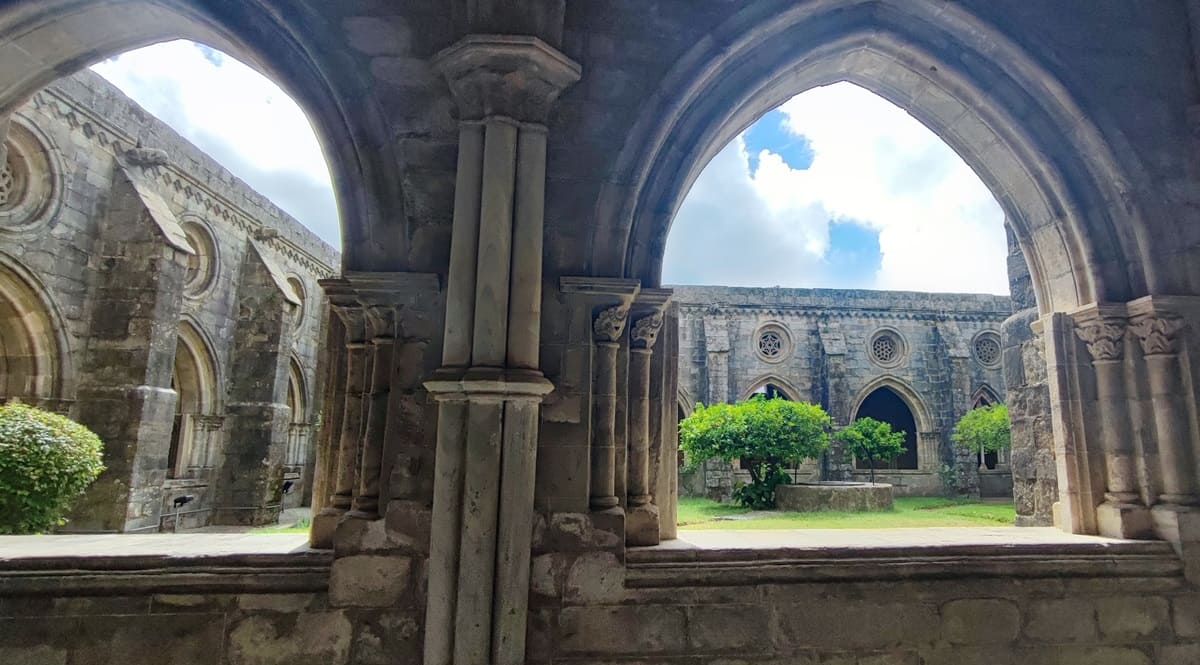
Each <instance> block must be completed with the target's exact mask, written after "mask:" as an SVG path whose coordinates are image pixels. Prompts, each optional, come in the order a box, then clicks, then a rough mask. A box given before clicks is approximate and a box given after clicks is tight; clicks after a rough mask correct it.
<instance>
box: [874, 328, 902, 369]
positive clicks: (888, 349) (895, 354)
mask: <svg viewBox="0 0 1200 665" xmlns="http://www.w3.org/2000/svg"><path fill="white" fill-rule="evenodd" d="M867 352H868V354H870V356H871V360H872V361H874V362H875V363H876V364H877V365H882V366H884V367H894V366H896V365H898V364H899V363H900V361H901V360H903V359H904V342H903V340H901V338H900V335H899V334H898V333H896V332H895V331H893V330H881V331H879V332H877V333H875V335H874V336H872V337H871V342H870V344H869V345H868V348H867Z"/></svg>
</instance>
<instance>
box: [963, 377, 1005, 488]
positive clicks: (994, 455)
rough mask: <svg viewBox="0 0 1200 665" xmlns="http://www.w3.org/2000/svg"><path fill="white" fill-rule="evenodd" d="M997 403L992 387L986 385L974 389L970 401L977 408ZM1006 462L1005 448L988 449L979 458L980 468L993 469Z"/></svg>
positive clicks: (973, 407)
mask: <svg viewBox="0 0 1200 665" xmlns="http://www.w3.org/2000/svg"><path fill="white" fill-rule="evenodd" d="M999 403H1000V400H999V399H998V398H997V397H996V394H995V393H993V392H992V389H991V388H989V387H987V386H983V387H982V388H980V389H979V390H977V391H975V399H973V400H972V401H971V408H972V409H978V408H981V407H985V406H992V405H994V404H999ZM1006 464H1008V451H1007V450H1001V451H994V450H993V451H988V452H986V453H984V454H983V456H982V459H980V460H979V468H980V470H983V469H987V470H994V469H996V468H997V467H999V466H1001V465H1006Z"/></svg>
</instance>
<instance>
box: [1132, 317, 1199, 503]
mask: <svg viewBox="0 0 1200 665" xmlns="http://www.w3.org/2000/svg"><path fill="white" fill-rule="evenodd" d="M1131 329H1132V330H1133V332H1134V334H1135V335H1137V337H1138V341H1139V342H1141V346H1142V353H1143V355H1144V356H1145V360H1146V374H1147V379H1148V380H1149V384H1150V400H1151V406H1152V408H1153V410H1154V429H1155V432H1156V434H1157V436H1156V437H1155V438H1156V439H1157V440H1158V452H1159V456H1160V459H1161V460H1162V492H1161V493H1160V494H1159V495H1158V500H1159V501H1160V502H1162V503H1164V504H1167V505H1171V506H1196V505H1200V491H1198V488H1197V479H1196V468H1195V463H1194V460H1193V458H1192V441H1191V432H1190V428H1189V422H1190V420H1191V419H1190V417H1189V414H1188V409H1187V404H1186V402H1185V401H1184V400H1185V391H1184V380H1183V370H1182V367H1181V366H1180V363H1179V342H1180V335H1181V332H1182V331H1183V321H1182V320H1181V319H1179V318H1176V317H1173V316H1162V315H1156V314H1148V315H1143V316H1139V317H1137V318H1135V319H1134V320H1133V322H1132V325H1131Z"/></svg>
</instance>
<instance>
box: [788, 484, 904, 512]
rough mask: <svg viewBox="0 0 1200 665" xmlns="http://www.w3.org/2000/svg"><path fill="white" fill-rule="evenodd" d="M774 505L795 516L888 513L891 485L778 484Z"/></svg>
mask: <svg viewBox="0 0 1200 665" xmlns="http://www.w3.org/2000/svg"><path fill="white" fill-rule="evenodd" d="M775 506H776V508H778V509H779V510H784V511H789V512H798V513H812V512H817V511H821V510H840V511H847V512H862V511H877V510H891V509H892V486H891V485H887V484H884V483H851V482H835V481H826V482H820V483H796V484H794V485H780V486H778V487H776V488H775Z"/></svg>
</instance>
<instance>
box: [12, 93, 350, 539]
mask: <svg viewBox="0 0 1200 665" xmlns="http://www.w3.org/2000/svg"><path fill="white" fill-rule="evenodd" d="M6 129H7V140H6V143H5V148H6V153H7V157H6V159H7V161H6V162H5V166H4V170H3V172H2V173H0V398H2V399H5V400H12V399H16V400H21V401H23V402H28V403H33V404H37V405H39V406H43V407H45V408H49V409H53V410H55V411H60V412H62V413H64V414H68V415H70V416H71V417H73V418H75V419H77V420H79V421H81V422H83V423H84V424H86V425H88V426H89V427H91V428H92V429H93V430H94V431H96V432H97V433H98V434H99V435H100V437H101V439H102V440H103V441H104V444H105V449H104V463H105V465H106V466H107V470H106V471H105V472H104V474H103V475H102V476H101V477H100V479H99V480H98V481H97V482H96V483H95V484H94V485H93V486H92V487H91V489H90V490H89V491H88V494H87V495H86V496H85V497H83V498H82V499H80V500H79V502H78V503H77V508H76V511H75V514H74V515H73V517H72V518H71V521H70V523H69V525H68V526H67V527H66V529H67V530H68V531H76V530H78V531H124V532H146V531H150V532H155V531H159V530H160V529H167V530H171V529H175V528H186V527H193V526H201V525H206V524H210V523H214V524H230V523H266V522H271V521H274V519H275V517H276V516H277V515H278V513H279V510H280V507H281V505H284V506H291V505H299V504H300V503H301V502H302V501H305V499H306V497H307V496H308V495H309V494H310V493H311V484H312V479H311V469H312V462H313V454H312V450H311V449H312V442H313V437H312V432H313V428H314V425H315V423H316V420H317V416H318V413H319V406H320V405H319V398H320V394H319V391H318V389H317V386H318V385H319V377H320V373H321V371H322V370H323V368H322V367H321V366H320V364H319V362H318V359H319V357H320V348H321V342H322V341H323V338H322V334H323V330H324V327H325V315H326V311H327V306H326V305H325V304H324V297H323V295H322V292H321V289H320V286H319V285H318V280H319V279H322V278H325V277H327V276H329V275H330V274H331V273H332V272H333V271H334V270H335V269H336V266H337V265H338V255H337V252H336V251H335V250H334V249H333V248H331V247H329V246H328V245H326V244H325V243H323V242H322V241H320V240H319V239H317V238H316V237H315V236H314V235H313V234H312V233H310V232H309V231H308V230H306V229H305V228H304V227H302V226H301V225H300V224H299V223H298V222H297V221H296V220H294V219H292V218H291V217H289V216H287V215H286V214H285V213H283V212H282V211H281V210H279V209H278V208H277V207H275V206H274V205H272V204H271V203H270V202H269V201H267V200H266V199H265V198H264V197H262V196H261V195H259V194H258V193H256V192H254V191H252V190H251V189H250V188H249V187H247V186H246V185H245V184H244V183H242V182H241V181H239V180H237V179H236V178H234V177H233V176H232V175H231V174H230V173H229V172H228V171H226V170H225V169H223V168H222V167H220V166H219V165H217V163H216V162H214V161H213V160H212V159H211V158H209V157H208V156H207V155H205V154H204V153H202V152H200V151H199V150H198V149H197V148H196V147H195V146H193V145H191V144H190V143H188V142H187V141H185V140H184V139H182V138H181V137H179V136H178V135H176V134H175V133H174V132H173V131H172V130H171V129H169V128H168V127H167V126H166V125H164V124H163V123H162V122H160V121H158V120H157V119H155V118H153V117H152V116H150V115H149V114H147V113H146V112H145V111H144V110H143V109H141V108H140V107H138V106H137V105H136V104H134V103H133V102H132V101H130V100H129V99H128V98H126V97H125V96H124V95H123V94H121V92H120V91H118V90H117V89H116V88H114V87H113V86H111V85H110V84H108V83H107V82H105V81H104V80H103V79H101V78H100V77H98V76H96V75H94V74H92V73H90V72H81V73H79V74H76V75H75V76H72V77H69V78H65V79H62V80H61V81H58V82H57V83H54V84H53V85H51V86H49V87H47V88H44V89H42V90H40V91H38V92H37V93H36V94H35V95H34V96H33V97H32V98H31V99H29V100H28V101H27V102H26V103H24V104H22V105H21V106H19V107H18V108H16V109H15V111H14V113H13V114H12V115H11V116H10V117H9V118H8V122H7V125H6ZM187 497H190V499H189V498H187Z"/></svg>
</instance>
